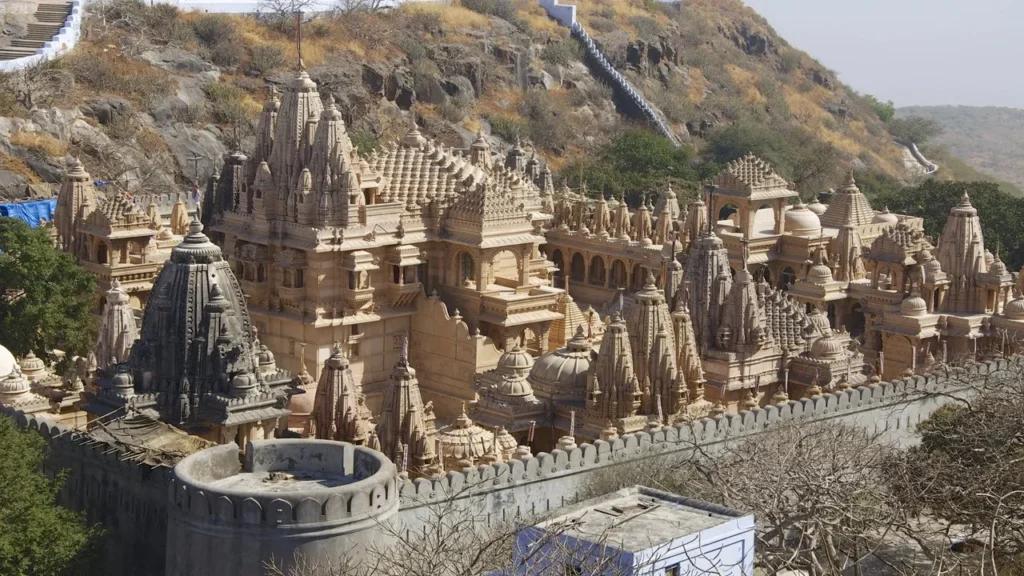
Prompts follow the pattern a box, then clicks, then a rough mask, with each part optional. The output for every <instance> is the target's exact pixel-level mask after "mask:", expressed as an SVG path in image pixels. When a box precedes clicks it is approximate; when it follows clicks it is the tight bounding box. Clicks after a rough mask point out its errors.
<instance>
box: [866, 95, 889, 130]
mask: <svg viewBox="0 0 1024 576" xmlns="http://www.w3.org/2000/svg"><path fill="white" fill-rule="evenodd" d="M866 98H867V99H868V102H870V103H871V107H872V108H874V110H875V114H878V119H879V120H881V121H882V122H885V123H886V124H888V123H889V122H890V121H891V120H892V119H893V118H895V117H896V105H894V104H893V103H892V100H889V101H888V102H882V101H881V100H879V99H878V98H875V97H874V96H871V95H870V94H869V95H868V96H866Z"/></svg>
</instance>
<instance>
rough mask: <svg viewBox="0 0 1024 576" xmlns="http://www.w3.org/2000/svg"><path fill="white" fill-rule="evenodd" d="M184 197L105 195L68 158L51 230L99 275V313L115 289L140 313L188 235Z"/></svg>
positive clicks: (61, 245)
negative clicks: (109, 292) (122, 291)
mask: <svg viewBox="0 0 1024 576" xmlns="http://www.w3.org/2000/svg"><path fill="white" fill-rule="evenodd" d="M186 198H187V195H184V194H182V195H181V196H180V197H178V198H177V199H176V200H174V201H173V203H172V202H171V200H172V199H171V198H169V197H164V196H139V197H133V196H131V195H129V194H128V193H127V192H125V191H123V190H118V191H115V192H113V193H111V194H102V193H100V192H98V191H97V190H96V189H95V187H94V186H93V182H92V177H91V176H89V173H88V172H86V171H85V168H84V167H83V166H82V163H81V162H79V161H78V159H77V158H70V159H69V161H68V164H67V170H66V172H65V175H64V180H63V182H62V183H61V187H60V191H59V193H58V195H57V208H56V210H55V212H54V222H53V229H52V231H53V233H55V235H56V238H55V240H56V242H57V245H58V246H59V247H60V248H61V249H63V250H64V251H65V252H69V253H71V254H74V255H75V258H76V259H77V260H78V263H79V264H81V265H82V266H83V267H84V268H85V269H86V270H88V271H90V272H92V273H93V274H94V275H96V278H97V280H98V282H97V305H96V309H97V311H101V310H102V309H103V307H104V306H105V305H106V292H107V291H108V290H110V289H111V288H112V287H113V286H114V285H115V284H117V285H119V286H121V288H122V290H124V292H125V293H126V294H128V297H129V301H130V303H131V307H132V308H133V309H134V310H138V311H141V310H142V308H143V307H144V306H145V304H146V301H147V300H148V298H149V294H150V291H151V290H152V288H153V280H154V279H155V278H156V275H157V273H158V272H159V271H160V267H161V266H162V265H163V263H164V261H166V260H167V258H168V257H170V254H171V249H172V248H174V246H176V245H177V244H178V243H179V242H181V238H182V237H183V236H184V235H185V234H186V233H187V231H188V230H187V227H188V220H189V216H188V214H189V207H188V206H186V202H185V199H186ZM194 211H195V206H194V203H193V204H192V212H194Z"/></svg>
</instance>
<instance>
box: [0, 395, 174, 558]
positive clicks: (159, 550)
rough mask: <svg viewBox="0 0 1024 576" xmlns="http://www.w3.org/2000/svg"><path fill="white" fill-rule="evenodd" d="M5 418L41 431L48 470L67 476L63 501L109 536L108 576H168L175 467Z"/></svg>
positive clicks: (72, 433) (43, 423)
mask: <svg viewBox="0 0 1024 576" xmlns="http://www.w3.org/2000/svg"><path fill="white" fill-rule="evenodd" d="M0 414H3V415H6V416H10V417H12V418H14V420H15V422H16V423H17V424H18V426H19V427H21V428H27V429H29V430H33V431H36V432H38V433H39V434H40V435H42V437H43V438H44V439H45V440H46V442H47V444H48V445H49V448H50V453H49V455H48V457H47V459H46V461H45V462H44V464H43V471H44V472H45V473H46V475H47V476H49V477H50V478H55V477H56V476H57V475H58V474H60V473H61V471H66V474H67V476H66V478H65V482H64V485H63V487H62V488H61V491H60V493H59V495H58V502H59V503H60V504H61V505H63V506H66V507H68V508H71V509H74V510H80V511H82V512H84V513H85V516H86V520H87V521H88V522H89V523H90V524H97V523H99V524H102V525H103V528H104V529H105V531H106V535H105V538H106V541H105V544H106V549H105V551H104V559H105V568H107V569H108V572H107V573H108V574H111V575H117V574H124V575H125V576H127V575H138V576H147V575H157V574H163V570H164V558H165V556H164V554H165V549H166V540H167V494H168V492H167V491H168V487H169V486H170V479H171V468H169V467H167V466H158V465H149V464H145V463H141V462H134V461H131V460H125V459H124V458H125V452H124V451H123V450H121V449H119V448H118V447H116V446H111V445H109V444H105V443H100V442H96V441H95V440H93V439H92V438H90V437H88V436H86V435H84V434H82V433H81V432H79V431H77V430H74V429H73V428H69V427H67V426H62V425H60V424H55V423H54V422H53V421H50V420H48V419H46V417H45V416H44V417H36V416H30V415H28V414H25V413H24V412H22V411H20V410H15V409H13V408H10V407H7V406H2V405H0Z"/></svg>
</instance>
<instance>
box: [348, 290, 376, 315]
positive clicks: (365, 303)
mask: <svg viewBox="0 0 1024 576" xmlns="http://www.w3.org/2000/svg"><path fill="white" fill-rule="evenodd" d="M372 303H373V288H356V289H349V290H345V309H346V310H348V311H352V312H357V311H359V310H363V309H365V308H367V307H369V306H370V304H372Z"/></svg>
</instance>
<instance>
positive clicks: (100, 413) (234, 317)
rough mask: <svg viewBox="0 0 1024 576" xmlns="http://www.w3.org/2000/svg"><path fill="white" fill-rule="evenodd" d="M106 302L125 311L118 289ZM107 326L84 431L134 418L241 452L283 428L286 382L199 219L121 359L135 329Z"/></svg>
mask: <svg viewBox="0 0 1024 576" xmlns="http://www.w3.org/2000/svg"><path fill="white" fill-rule="evenodd" d="M111 298H112V300H114V301H113V302H112V303H111V304H110V307H111V308H116V307H120V306H123V296H121V295H120V294H118V292H117V291H116V290H115V291H114V292H113V293H112V295H111ZM107 318H111V319H110V320H107V321H105V322H104V331H103V332H102V333H101V338H100V344H101V345H100V346H99V352H100V353H101V354H102V355H101V356H99V357H98V361H102V362H103V363H104V364H106V366H104V368H103V369H102V370H100V371H99V373H98V376H97V378H96V381H95V383H94V385H93V386H91V387H90V388H91V389H90V390H88V391H86V393H85V403H84V405H83V408H84V409H85V410H86V411H87V412H89V414H90V416H91V417H92V419H91V420H90V423H91V424H92V423H96V424H97V425H99V424H100V423H105V422H108V421H110V420H112V419H113V420H117V419H121V418H127V417H132V416H134V415H135V414H142V415H143V416H147V417H149V418H151V419H153V420H159V421H162V422H165V423H167V424H171V425H173V426H175V427H178V428H180V429H182V430H185V431H186V432H189V433H191V434H193V435H196V436H199V437H201V438H204V439H206V440H210V441H213V442H216V443H219V444H225V443H229V442H235V443H237V444H238V446H239V447H241V448H244V447H245V446H246V443H247V442H248V441H249V440H252V439H262V438H264V437H272V436H273V434H274V432H275V431H276V430H277V429H278V428H279V427H282V426H285V425H286V422H287V417H288V415H289V410H288V409H287V406H288V398H289V391H290V390H289V389H290V387H291V382H292V380H293V378H292V376H291V375H290V374H289V373H288V372H286V371H282V370H279V369H278V368H277V367H276V364H275V362H274V355H273V353H272V352H270V351H269V350H268V349H267V347H266V346H264V345H262V344H261V343H260V341H259V339H258V337H257V331H256V330H255V328H254V327H253V325H252V322H251V321H250V319H249V314H248V310H247V308H246V305H245V296H244V295H243V293H242V289H241V286H240V284H239V282H238V280H237V279H236V278H235V276H234V274H233V273H232V272H231V267H230V265H229V264H228V262H227V261H226V260H225V259H224V258H223V256H222V254H221V250H220V248H219V247H217V246H216V245H215V244H213V243H212V242H210V239H209V238H207V236H206V235H205V234H203V225H202V224H201V223H200V222H199V221H198V220H193V222H192V223H191V224H190V226H189V232H188V234H187V235H186V236H185V237H184V239H183V240H182V241H181V243H180V244H178V245H177V246H175V247H174V249H173V250H172V251H171V257H170V259H169V260H168V261H167V262H166V263H165V264H164V265H163V267H162V268H161V270H160V274H159V275H158V276H157V278H156V280H155V282H154V283H153V296H152V298H150V299H149V301H148V303H147V305H146V310H145V314H144V316H143V320H142V325H141V327H140V329H139V331H138V339H137V340H135V341H134V343H132V344H131V346H130V350H129V351H128V352H127V357H126V358H125V349H124V344H125V343H126V342H128V341H129V340H131V339H132V336H133V335H134V334H133V333H132V332H133V330H134V324H133V323H132V322H130V321H128V319H127V318H123V317H122V316H121V315H111V316H106V317H105V320H106V319H107ZM116 332H120V334H117V335H115V333H116Z"/></svg>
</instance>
